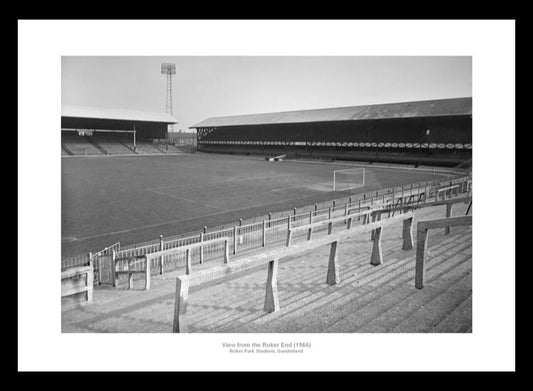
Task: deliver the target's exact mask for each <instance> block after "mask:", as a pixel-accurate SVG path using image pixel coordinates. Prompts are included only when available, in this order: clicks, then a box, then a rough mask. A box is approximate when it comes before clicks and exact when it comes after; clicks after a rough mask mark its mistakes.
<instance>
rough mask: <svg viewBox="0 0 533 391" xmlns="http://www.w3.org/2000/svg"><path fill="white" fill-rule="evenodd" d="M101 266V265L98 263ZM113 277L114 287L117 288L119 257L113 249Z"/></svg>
mask: <svg viewBox="0 0 533 391" xmlns="http://www.w3.org/2000/svg"><path fill="white" fill-rule="evenodd" d="M98 267H100V265H98ZM98 274H100V269H98ZM111 278H112V279H113V287H114V288H116V287H117V286H118V278H117V258H116V253H115V250H111Z"/></svg>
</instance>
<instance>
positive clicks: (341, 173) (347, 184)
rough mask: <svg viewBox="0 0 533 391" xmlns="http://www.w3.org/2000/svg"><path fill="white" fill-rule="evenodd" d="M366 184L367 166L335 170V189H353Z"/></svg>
mask: <svg viewBox="0 0 533 391" xmlns="http://www.w3.org/2000/svg"><path fill="white" fill-rule="evenodd" d="M364 185H365V168H364V167H362V168H350V169H347V170H335V171H333V190H334V191H337V190H351V189H355V188H358V187H362V186H364Z"/></svg>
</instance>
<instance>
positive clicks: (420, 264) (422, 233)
mask: <svg viewBox="0 0 533 391" xmlns="http://www.w3.org/2000/svg"><path fill="white" fill-rule="evenodd" d="M427 239H428V230H427V229H421V228H420V227H418V228H417V231H416V270H415V287H416V288H417V289H422V288H423V287H424V275H425V274H426V265H425V264H424V257H425V256H426V248H427V242H428V240H427Z"/></svg>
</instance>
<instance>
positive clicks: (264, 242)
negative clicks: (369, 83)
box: [262, 220, 266, 247]
mask: <svg viewBox="0 0 533 391" xmlns="http://www.w3.org/2000/svg"><path fill="white" fill-rule="evenodd" d="M262 244H263V247H265V246H266V220H263V241H262Z"/></svg>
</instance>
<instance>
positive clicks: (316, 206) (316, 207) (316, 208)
mask: <svg viewBox="0 0 533 391" xmlns="http://www.w3.org/2000/svg"><path fill="white" fill-rule="evenodd" d="M317 210H318V205H317V204H315V212H316V211H317Z"/></svg>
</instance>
